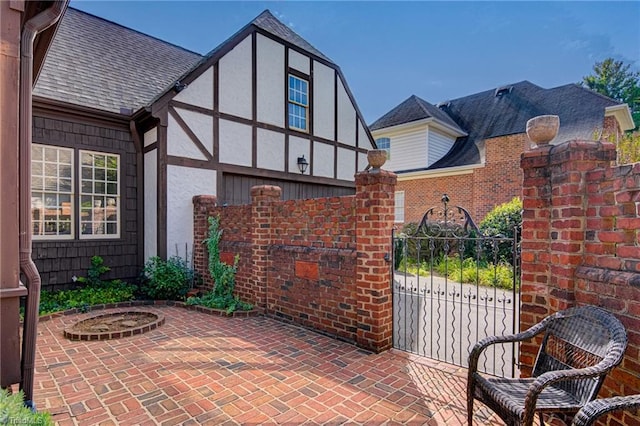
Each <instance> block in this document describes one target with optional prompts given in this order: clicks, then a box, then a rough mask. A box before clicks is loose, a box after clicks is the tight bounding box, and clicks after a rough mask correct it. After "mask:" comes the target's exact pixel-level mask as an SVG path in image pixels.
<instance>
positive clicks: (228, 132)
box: [219, 119, 252, 167]
mask: <svg viewBox="0 0 640 426" xmlns="http://www.w3.org/2000/svg"><path fill="white" fill-rule="evenodd" d="M251 135H252V132H251V126H248V125H245V124H241V123H236V122H233V121H229V120H222V119H221V120H220V147H219V154H220V162H221V163H228V164H236V165H239V166H248V167H251V139H252V138H251Z"/></svg>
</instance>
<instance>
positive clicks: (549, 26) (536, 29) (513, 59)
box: [71, 0, 640, 124]
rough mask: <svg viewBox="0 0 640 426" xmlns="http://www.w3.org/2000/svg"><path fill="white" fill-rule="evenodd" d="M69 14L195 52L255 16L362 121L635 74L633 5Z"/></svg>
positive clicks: (171, 7)
mask: <svg viewBox="0 0 640 426" xmlns="http://www.w3.org/2000/svg"><path fill="white" fill-rule="evenodd" d="M71 6H72V7H75V8H78V9H81V10H84V11H86V12H89V13H92V14H94V15H97V16H100V17H102V18H105V19H108V20H111V21H114V22H117V23H119V24H121V25H124V26H127V27H130V28H133V29H135V30H138V31H141V32H143V33H146V34H149V35H152V36H154V37H158V38H160V39H162V40H165V41H168V42H171V43H174V44H177V45H179V46H182V47H184V48H186V49H189V50H192V51H195V52H197V53H200V54H205V53H207V52H208V51H210V50H211V49H213V48H214V47H216V46H217V45H218V44H220V43H221V42H223V41H224V40H226V39H227V38H228V37H229V36H231V35H232V34H233V33H235V32H236V31H237V30H239V29H240V28H241V27H243V26H244V25H246V24H247V23H248V22H250V21H251V20H252V19H253V18H255V17H256V16H257V15H259V14H260V13H261V12H262V11H263V10H264V9H269V10H271V12H272V13H273V14H274V15H276V16H277V17H279V18H280V20H281V21H283V22H284V23H285V24H287V25H289V26H291V27H292V28H293V30H294V31H296V32H297V33H298V34H299V35H301V36H302V37H303V38H305V39H306V40H307V41H308V42H310V43H311V44H312V45H313V46H315V47H316V48H317V49H319V50H320V51H321V52H323V53H324V54H325V55H326V56H328V57H329V58H331V59H332V60H333V61H334V62H335V63H337V64H338V65H339V66H340V68H341V69H342V72H343V73H344V75H345V77H346V78H347V82H348V84H349V87H350V88H351V91H352V92H353V94H354V96H355V98H356V101H357V102H358V105H359V107H360V109H361V111H362V113H363V114H364V117H365V120H366V121H367V123H369V124H370V123H371V122H373V121H374V120H376V119H377V118H379V117H380V116H382V115H383V114H384V113H386V112H388V111H389V110H391V109H392V108H393V107H395V106H396V105H397V104H399V103H400V102H402V101H403V100H405V99H406V98H408V97H409V96H411V95H413V94H415V95H417V96H419V97H421V98H423V99H425V100H427V101H429V102H431V103H434V104H437V103H438V102H440V101H444V100H447V99H455V98H457V97H461V96H466V95H470V94H473V93H477V92H480V91H483V90H489V89H493V88H495V87H497V86H501V85H504V84H508V83H515V82H518V81H522V80H529V81H531V82H532V83H534V84H537V85H539V86H542V87H546V88H550V87H556V86H560V85H563V84H568V83H577V82H580V81H581V80H582V77H584V76H586V75H588V74H590V73H591V71H592V67H593V64H594V63H595V62H596V61H600V60H603V59H605V58H607V57H613V58H615V59H619V60H623V61H624V62H625V63H628V64H631V65H632V67H633V69H634V70H635V71H638V70H640V2H639V1H626V2H615V1H607V2H594V1H591V2H574V1H566V2H564V1H563V2H561V1H555V2H522V1H513V2H504V1H501V2H489V1H486V2H484V1H482V2H459V1H441V2H431V1H410V2H400V1H377V2H369V1H352V2H328V1H304V2H303V1H271V2H269V1H255V2H249V1H236V2H223V1H154V2H151V1H110V2H106V1H92V0H72V1H71Z"/></svg>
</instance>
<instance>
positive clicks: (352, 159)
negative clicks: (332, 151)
mask: <svg viewBox="0 0 640 426" xmlns="http://www.w3.org/2000/svg"><path fill="white" fill-rule="evenodd" d="M355 167H356V152H355V151H351V150H349V149H344V148H338V175H337V176H338V179H344V180H353V176H354V175H355V173H356V169H355Z"/></svg>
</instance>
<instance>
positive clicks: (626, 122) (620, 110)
mask: <svg viewBox="0 0 640 426" xmlns="http://www.w3.org/2000/svg"><path fill="white" fill-rule="evenodd" d="M604 115H605V117H611V116H613V117H615V119H616V120H617V121H618V124H619V125H620V128H621V129H622V130H623V131H627V130H631V129H634V128H635V127H636V125H635V124H634V122H633V117H632V116H631V110H630V109H629V105H627V104H620V105H613V106H610V107H606V108H605V109H604Z"/></svg>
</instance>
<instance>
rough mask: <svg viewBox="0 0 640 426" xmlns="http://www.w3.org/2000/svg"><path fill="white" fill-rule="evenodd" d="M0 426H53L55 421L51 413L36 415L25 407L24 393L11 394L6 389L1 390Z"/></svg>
mask: <svg viewBox="0 0 640 426" xmlns="http://www.w3.org/2000/svg"><path fill="white" fill-rule="evenodd" d="M0 425H45V426H53V420H52V419H51V415H50V414H49V413H46V412H38V413H34V412H33V411H31V409H29V408H28V407H25V405H24V394H23V393H22V392H18V393H15V394H10V393H9V392H8V391H7V390H6V389H0Z"/></svg>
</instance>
